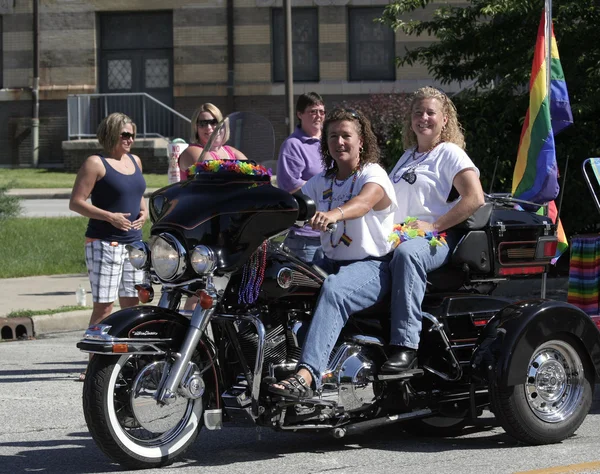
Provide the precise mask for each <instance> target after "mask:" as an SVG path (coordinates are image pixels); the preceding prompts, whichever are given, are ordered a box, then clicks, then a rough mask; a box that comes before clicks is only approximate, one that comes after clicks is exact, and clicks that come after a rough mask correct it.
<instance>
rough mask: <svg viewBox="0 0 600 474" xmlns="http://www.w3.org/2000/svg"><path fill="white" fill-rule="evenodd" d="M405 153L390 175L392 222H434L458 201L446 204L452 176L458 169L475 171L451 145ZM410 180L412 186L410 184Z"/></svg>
mask: <svg viewBox="0 0 600 474" xmlns="http://www.w3.org/2000/svg"><path fill="white" fill-rule="evenodd" d="M414 150H415V149H414V148H410V149H409V150H406V151H405V152H404V154H403V155H402V156H401V157H400V159H399V160H398V163H396V166H394V169H393V170H392V172H391V173H390V179H391V180H392V183H393V186H394V190H395V191H396V199H397V200H398V209H397V210H396V213H395V214H394V222H396V223H401V222H404V221H405V220H406V218H407V217H416V218H417V219H419V220H421V221H425V222H429V223H434V222H435V221H436V220H437V219H438V218H439V217H440V216H443V215H444V214H446V213H447V212H448V211H449V210H450V209H452V207H454V206H455V205H456V203H457V202H458V201H459V199H460V197H459V199H456V200H455V201H453V202H447V200H448V196H449V195H450V191H451V190H452V182H453V181H454V177H455V176H456V175H457V174H458V173H459V172H460V171H462V170H465V169H473V170H475V172H476V173H477V176H479V170H478V169H477V167H476V166H475V165H474V164H473V162H472V161H471V158H469V156H468V155H467V154H466V153H465V151H464V150H463V149H462V148H460V147H459V146H458V145H455V144H454V143H448V142H444V143H440V144H439V145H438V146H436V147H435V148H434V149H433V150H431V152H429V153H418V152H417V153H415V154H414V158H413V152H414ZM403 175H404V176H405V178H402V176H403ZM411 181H412V184H411Z"/></svg>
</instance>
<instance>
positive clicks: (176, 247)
mask: <svg viewBox="0 0 600 474" xmlns="http://www.w3.org/2000/svg"><path fill="white" fill-rule="evenodd" d="M150 250H151V252H150V258H151V260H152V267H153V268H154V271H155V272H156V275H157V276H158V277H159V278H160V279H161V280H167V281H171V280H174V279H176V278H178V277H179V276H181V275H182V274H183V272H185V269H186V263H185V255H186V253H185V249H184V248H183V246H182V245H181V244H180V243H179V241H178V240H177V239H176V238H175V237H173V236H172V235H171V234H167V233H164V234H160V235H159V236H158V237H156V239H154V242H152V247H151V249H150Z"/></svg>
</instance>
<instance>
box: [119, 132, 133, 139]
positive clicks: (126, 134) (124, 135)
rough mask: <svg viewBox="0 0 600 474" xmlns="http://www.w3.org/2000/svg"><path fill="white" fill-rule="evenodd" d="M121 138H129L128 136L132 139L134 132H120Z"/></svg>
mask: <svg viewBox="0 0 600 474" xmlns="http://www.w3.org/2000/svg"><path fill="white" fill-rule="evenodd" d="M121 138H122V139H123V140H129V139H130V138H131V139H132V140H134V139H135V133H129V132H121Z"/></svg>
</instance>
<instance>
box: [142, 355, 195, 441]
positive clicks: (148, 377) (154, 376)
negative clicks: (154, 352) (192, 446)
mask: <svg viewBox="0 0 600 474" xmlns="http://www.w3.org/2000/svg"><path fill="white" fill-rule="evenodd" d="M165 365H166V364H165V362H164V361H160V362H154V363H152V364H149V365H147V366H146V367H144V368H143V369H142V370H141V371H140V373H139V374H138V376H137V377H136V379H135V382H134V384H133V390H132V391H131V409H132V411H133V414H134V416H135V419H136V420H137V421H138V423H139V424H140V425H141V426H142V427H143V428H145V429H146V430H148V431H149V432H151V433H156V434H160V433H165V432H167V431H169V430H172V429H174V428H176V427H177V425H178V424H179V423H180V422H181V420H182V419H183V418H184V417H185V414H186V411H187V409H188V400H187V399H185V398H183V397H178V398H177V400H175V401H174V402H173V403H170V404H168V405H161V404H158V403H156V399H155V398H154V396H155V394H156V392H157V390H158V388H159V385H160V381H161V379H162V375H163V371H164V370H165Z"/></svg>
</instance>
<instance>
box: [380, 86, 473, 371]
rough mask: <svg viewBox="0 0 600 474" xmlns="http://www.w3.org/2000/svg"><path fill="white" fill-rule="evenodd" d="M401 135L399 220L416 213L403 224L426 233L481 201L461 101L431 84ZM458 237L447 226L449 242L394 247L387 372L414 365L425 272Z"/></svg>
mask: <svg viewBox="0 0 600 474" xmlns="http://www.w3.org/2000/svg"><path fill="white" fill-rule="evenodd" d="M403 142H404V146H405V148H406V151H405V153H404V154H403V155H402V156H401V157H400V159H399V160H398V163H396V166H395V167H394V169H393V170H392V172H391V173H390V178H391V180H392V182H393V185H394V189H395V191H396V197H397V200H398V209H397V210H396V213H395V219H394V220H395V222H397V223H403V222H405V221H406V220H407V218H408V217H416V221H412V220H410V222H408V223H407V224H406V225H408V226H409V227H413V228H416V229H420V230H422V231H424V232H426V233H427V232H431V233H437V232H444V231H446V230H448V229H450V228H451V227H453V226H455V225H456V224H459V223H461V222H462V221H464V220H465V219H466V218H468V217H469V216H471V215H472V214H473V213H474V212H475V211H476V210H477V209H478V208H479V207H481V206H482V205H483V204H484V196H483V190H482V189H481V183H480V182H479V170H478V169H477V167H476V166H475V165H474V164H473V162H472V161H471V159H470V158H469V157H468V156H467V154H466V153H465V152H464V146H465V140H464V136H463V133H462V130H461V127H460V124H459V122H458V118H457V114H456V108H455V107H454V104H453V103H452V101H451V100H450V99H449V98H448V96H447V95H446V94H444V93H443V92H441V91H440V90H438V89H434V88H432V87H423V88H421V89H418V90H417V91H416V92H415V93H414V94H413V97H412V101H411V104H410V107H409V110H408V113H407V116H406V119H405V123H404V136H403ZM454 190H455V191H454ZM458 237H459V236H458V235H457V234H456V233H454V232H452V231H451V232H448V235H447V238H446V241H447V243H446V244H442V245H439V246H432V245H430V242H429V241H428V240H427V239H426V238H424V237H416V238H414V239H411V240H406V241H405V242H403V243H401V244H400V245H399V246H398V247H397V248H396V250H395V251H394V256H393V258H392V262H391V264H390V269H391V272H392V321H391V322H392V324H391V326H392V331H391V338H390V354H389V359H388V360H387V362H386V363H385V364H384V365H383V367H382V372H384V373H397V372H402V371H405V370H410V369H412V368H414V367H415V366H416V365H417V357H416V354H417V348H418V347H419V337H420V332H421V322H422V311H421V303H422V301H423V298H424V296H425V289H426V285H427V272H430V271H432V270H435V269H436V268H439V267H441V266H442V265H443V264H444V263H446V262H447V261H448V258H449V256H450V253H451V251H452V250H453V249H454V246H455V245H456V243H457V238H458Z"/></svg>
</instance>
